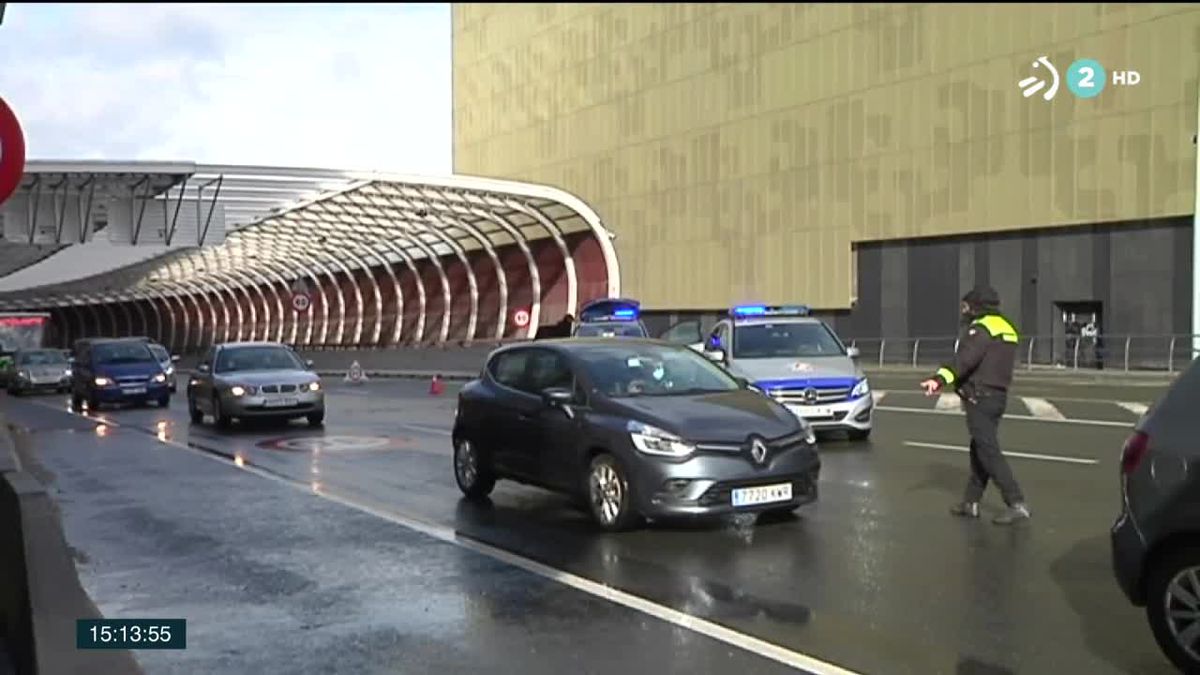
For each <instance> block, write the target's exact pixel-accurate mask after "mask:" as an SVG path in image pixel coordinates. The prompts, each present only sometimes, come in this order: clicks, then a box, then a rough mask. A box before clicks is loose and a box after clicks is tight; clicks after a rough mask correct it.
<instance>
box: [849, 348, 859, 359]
mask: <svg viewBox="0 0 1200 675" xmlns="http://www.w3.org/2000/svg"><path fill="white" fill-rule="evenodd" d="M846 356H849V357H850V358H852V359H857V358H858V357H860V356H862V352H860V351H858V347H847V348H846Z"/></svg>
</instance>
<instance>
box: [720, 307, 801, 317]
mask: <svg viewBox="0 0 1200 675" xmlns="http://www.w3.org/2000/svg"><path fill="white" fill-rule="evenodd" d="M729 313H730V314H731V315H732V316H734V317H735V318H741V317H751V316H808V313H809V310H808V306H807V305H781V306H768V305H738V306H736V307H734V308H733V309H731V310H729Z"/></svg>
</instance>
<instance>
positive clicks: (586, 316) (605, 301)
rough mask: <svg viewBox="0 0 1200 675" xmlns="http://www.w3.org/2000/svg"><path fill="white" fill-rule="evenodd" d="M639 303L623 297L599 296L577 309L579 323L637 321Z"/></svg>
mask: <svg viewBox="0 0 1200 675" xmlns="http://www.w3.org/2000/svg"><path fill="white" fill-rule="evenodd" d="M640 313H641V304H640V303H639V302H638V301H636V300H628V299H625V298H601V299H598V300H593V301H591V302H589V303H587V304H586V305H584V307H583V308H582V309H581V310H580V311H579V322H580V323H598V322H602V321H637V319H638V315H639V314H640Z"/></svg>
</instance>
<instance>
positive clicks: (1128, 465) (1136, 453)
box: [1121, 431, 1150, 476]
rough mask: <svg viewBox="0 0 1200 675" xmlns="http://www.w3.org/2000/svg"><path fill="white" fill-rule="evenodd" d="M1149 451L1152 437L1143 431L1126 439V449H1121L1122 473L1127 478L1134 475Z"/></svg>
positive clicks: (1136, 432) (1134, 433)
mask: <svg viewBox="0 0 1200 675" xmlns="http://www.w3.org/2000/svg"><path fill="white" fill-rule="evenodd" d="M1149 449H1150V437H1149V436H1147V435H1146V433H1145V432H1143V431H1135V432H1133V435H1132V436H1130V437H1129V438H1128V439H1126V441H1125V447H1124V448H1122V449H1121V473H1123V474H1125V475H1126V476H1128V475H1129V474H1131V473H1133V472H1134V470H1135V469H1137V468H1138V464H1141V463H1142V458H1144V457H1145V456H1146V452H1147V451H1148V450H1149Z"/></svg>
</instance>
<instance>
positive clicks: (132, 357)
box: [92, 342, 157, 363]
mask: <svg viewBox="0 0 1200 675" xmlns="http://www.w3.org/2000/svg"><path fill="white" fill-rule="evenodd" d="M92 360H93V361H95V362H96V363H143V362H147V361H148V362H150V363H157V361H155V360H154V355H153V354H151V353H150V350H149V349H147V348H146V345H145V344H144V343H142V342H110V343H108V344H98V345H96V346H95V347H93V348H92Z"/></svg>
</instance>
